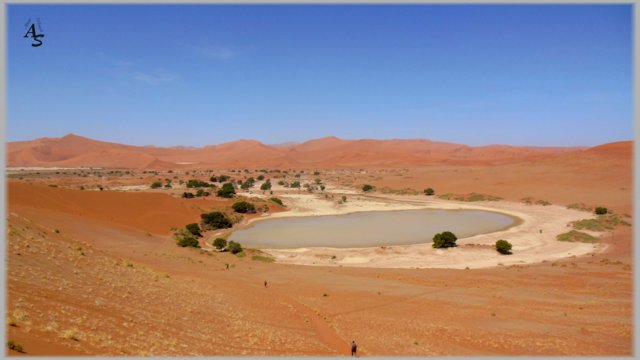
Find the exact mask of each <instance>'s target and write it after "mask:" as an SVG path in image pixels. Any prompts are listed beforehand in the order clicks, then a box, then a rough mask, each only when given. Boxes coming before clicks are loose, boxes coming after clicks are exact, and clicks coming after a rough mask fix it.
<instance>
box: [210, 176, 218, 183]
mask: <svg viewBox="0 0 640 360" xmlns="http://www.w3.org/2000/svg"><path fill="white" fill-rule="evenodd" d="M209 181H211V182H218V178H217V177H216V176H215V175H214V176H212V177H210V178H209Z"/></svg>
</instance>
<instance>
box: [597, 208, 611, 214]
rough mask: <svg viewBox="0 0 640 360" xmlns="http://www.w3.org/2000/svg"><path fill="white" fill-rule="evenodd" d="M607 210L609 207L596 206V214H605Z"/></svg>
mask: <svg viewBox="0 0 640 360" xmlns="http://www.w3.org/2000/svg"><path fill="white" fill-rule="evenodd" d="M608 212H609V209H607V208H606V207H600V206H598V207H597V208H596V214H597V215H604V214H606V213H608Z"/></svg>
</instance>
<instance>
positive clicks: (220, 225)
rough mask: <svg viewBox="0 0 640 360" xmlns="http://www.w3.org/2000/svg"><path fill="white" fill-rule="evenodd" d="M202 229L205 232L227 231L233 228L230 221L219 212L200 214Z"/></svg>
mask: <svg viewBox="0 0 640 360" xmlns="http://www.w3.org/2000/svg"><path fill="white" fill-rule="evenodd" d="M200 218H201V219H202V228H203V229H205V230H216V229H227V228H230V227H232V226H233V224H231V220H229V218H228V217H227V216H226V215H225V214H223V213H221V212H220V211H213V212H210V213H207V214H201V215H200Z"/></svg>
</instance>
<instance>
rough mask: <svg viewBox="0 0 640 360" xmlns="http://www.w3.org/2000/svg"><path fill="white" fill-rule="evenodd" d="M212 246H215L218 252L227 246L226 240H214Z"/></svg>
mask: <svg viewBox="0 0 640 360" xmlns="http://www.w3.org/2000/svg"><path fill="white" fill-rule="evenodd" d="M213 246H215V247H216V249H218V250H220V249H224V248H225V247H226V246H227V240H225V239H223V238H216V239H215V240H213Z"/></svg>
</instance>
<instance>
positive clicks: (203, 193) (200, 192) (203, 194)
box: [196, 189, 211, 197]
mask: <svg viewBox="0 0 640 360" xmlns="http://www.w3.org/2000/svg"><path fill="white" fill-rule="evenodd" d="M209 195H211V193H210V192H208V191H204V190H202V189H198V191H196V196H197V197H202V196H209Z"/></svg>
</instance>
